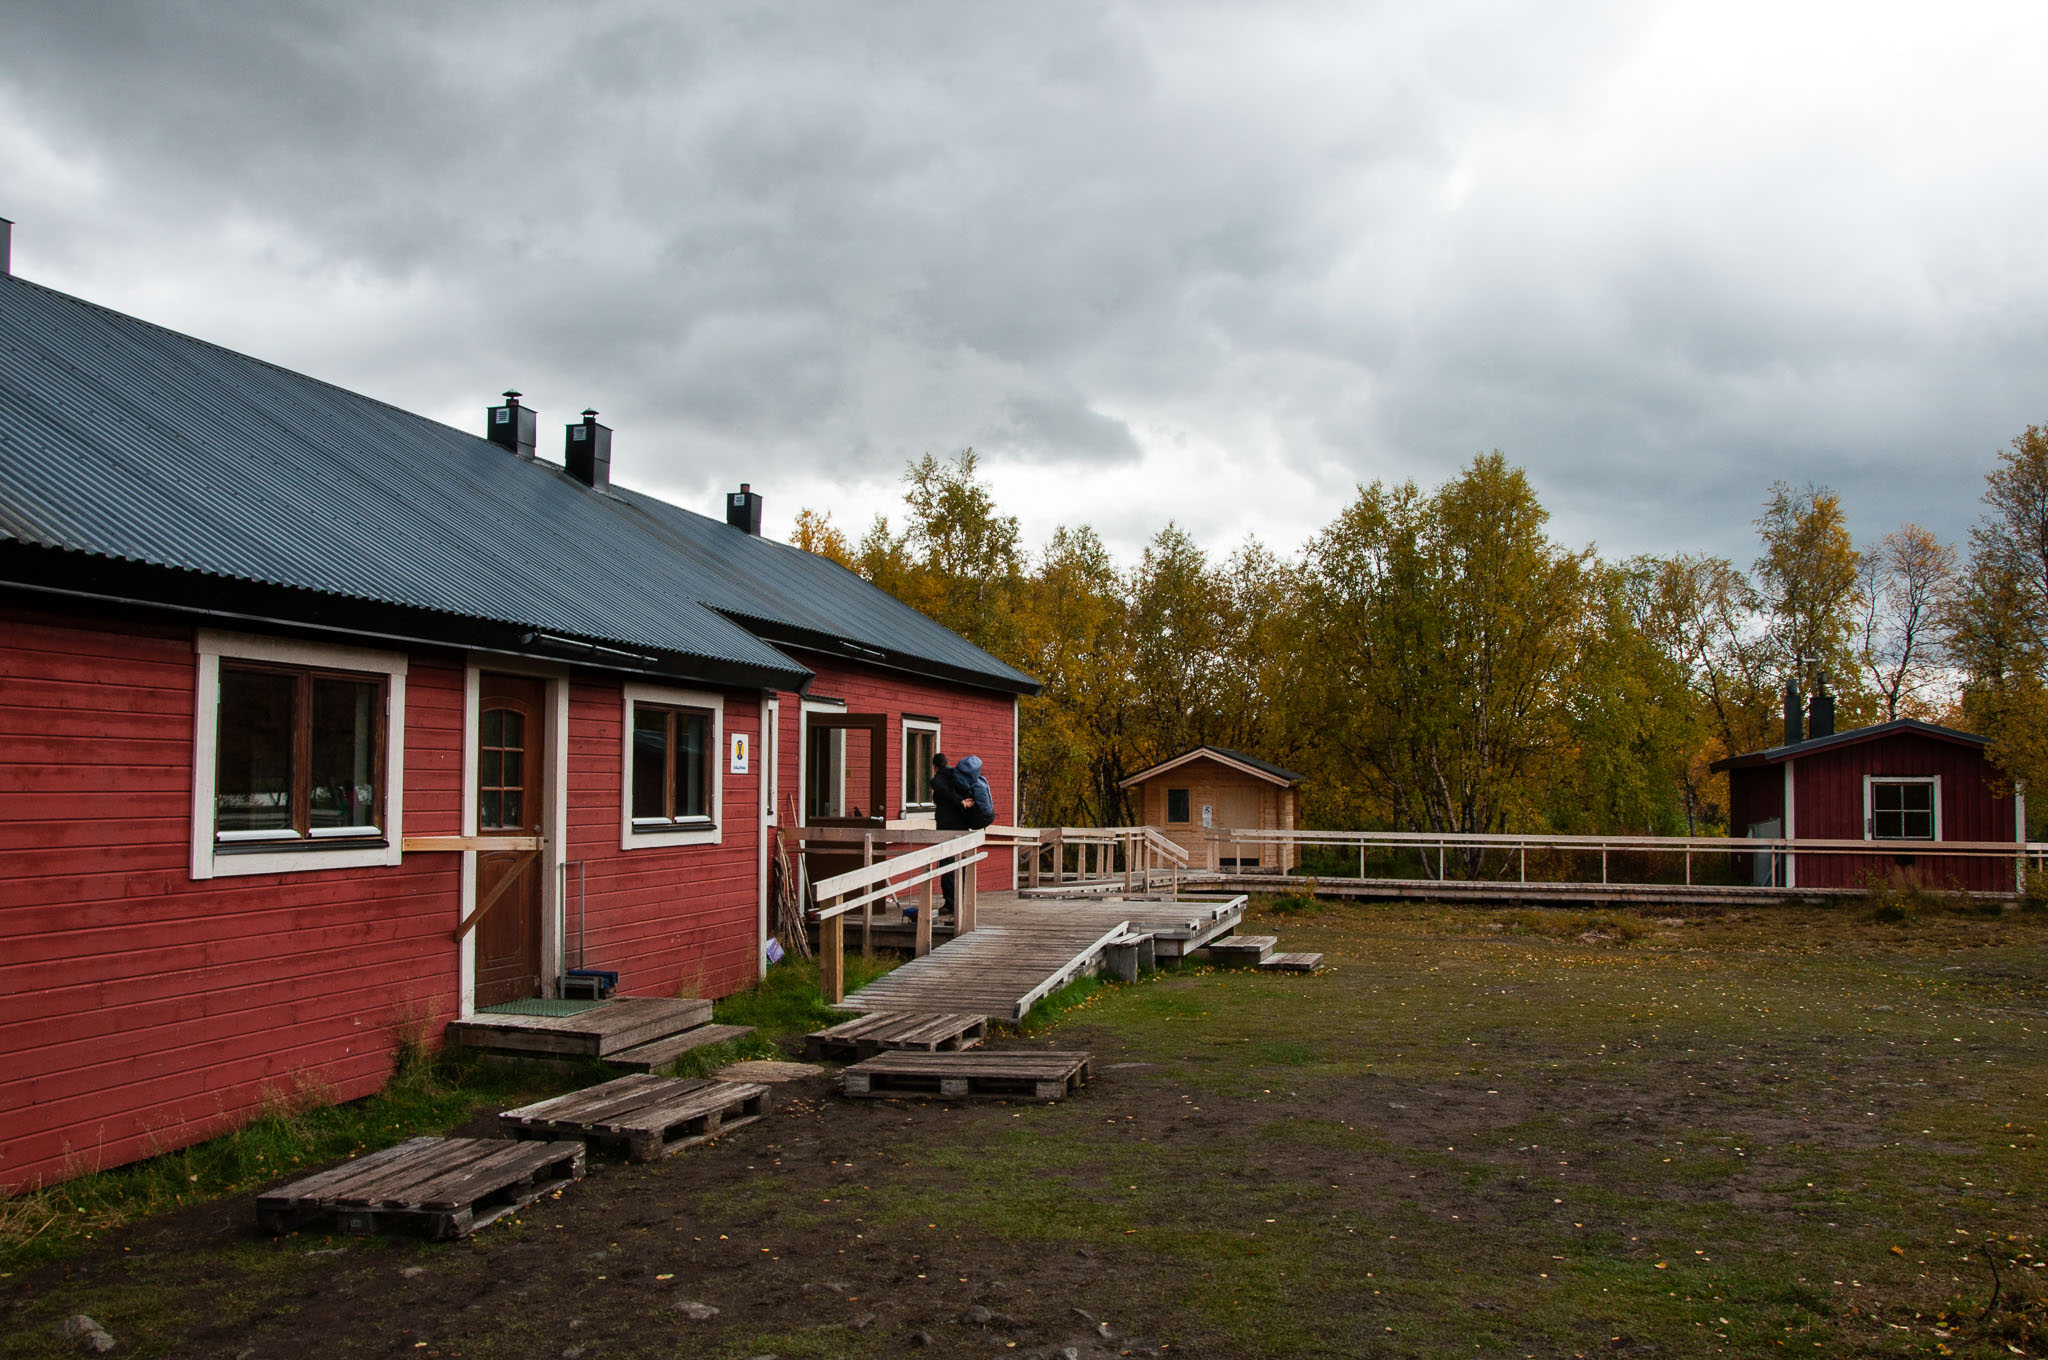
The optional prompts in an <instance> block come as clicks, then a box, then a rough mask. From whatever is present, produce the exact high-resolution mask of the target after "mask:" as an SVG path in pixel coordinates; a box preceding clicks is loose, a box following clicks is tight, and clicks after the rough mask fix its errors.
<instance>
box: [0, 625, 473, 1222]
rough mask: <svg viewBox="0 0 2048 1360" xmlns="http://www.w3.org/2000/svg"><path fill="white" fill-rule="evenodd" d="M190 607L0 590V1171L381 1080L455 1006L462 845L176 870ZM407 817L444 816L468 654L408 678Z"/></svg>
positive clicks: (144, 1147) (193, 1132)
mask: <svg viewBox="0 0 2048 1360" xmlns="http://www.w3.org/2000/svg"><path fill="white" fill-rule="evenodd" d="M196 669H197V668H196V661H195V658H194V654H193V645H192V632H191V630H190V629H189V628H180V627H165V626H161V625H157V624H151V623H146V622H139V621H135V620H130V619H122V618H114V617H108V618H104V619H99V620H92V619H79V618H77V617H76V616H75V615H74V616H71V617H69V618H59V617H56V616H53V615H47V614H39V613H30V612H24V611H20V610H12V609H10V610H4V611H0V958H4V959H5V960H6V962H7V966H8V973H9V976H8V986H7V990H6V994H5V995H4V996H0V1185H6V1186H10V1187H19V1186H24V1185H33V1184H37V1183H41V1182H44V1181H48V1180H53V1179H59V1178H61V1177H63V1176H64V1175H67V1174H73V1173H75V1172H76V1171H82V1170H92V1169H96V1168H99V1167H102V1166H112V1165H117V1164H120V1163H122V1162H128V1161H133V1160H135V1159H137V1158H139V1157H144V1156H148V1155H150V1154H151V1153H153V1152H157V1151H160V1150H165V1149H169V1148H174V1147H179V1146H182V1145H184V1144H187V1143H191V1142H194V1141H197V1140H198V1139H200V1138H203V1137H206V1136H209V1135H211V1134H213V1133H216V1132H219V1131H221V1130H222V1129H224V1128H227V1127H230V1126H232V1125H233V1124H236V1123H239V1122H241V1121H242V1120H244V1119H246V1118H247V1117H248V1116H249V1115H250V1114H251V1113H253V1112H254V1111H256V1110H257V1109H259V1108H260V1106H261V1104H262V1102H263V1100H264V1099H265V1098H266V1096H267V1095H268V1094H269V1093H272V1092H275V1093H280V1094H292V1093H294V1092H295V1091H307V1092H311V1093H316V1094H318V1095H319V1096H321V1097H323V1098H326V1099H349V1098H353V1097H356V1096H361V1095H365V1094H368V1093H369V1092H371V1091H374V1090H376V1089H377V1088H378V1087H379V1086H381V1085H382V1084H383V1082H384V1080H385V1078H386V1076H387V1075H388V1073H389V1071H390V1067H391V1059H392V1054H393V1051H394V1044H395V1039H396V1027H397V1026H398V1025H399V1024H400V1023H401V1022H403V1021H406V1020H408V1019H413V1018H417V1019H419V1020H422V1021H430V1022H431V1024H430V1029H431V1030H433V1031H438V1029H439V1027H440V1024H441V1023H443V1022H445V1021H446V1020H447V1019H448V1018H449V1017H450V1016H451V1014H452V1012H453V1008H454V996H455V987H456V973H455V952H454V950H453V949H452V948H450V947H449V921H450V911H451V907H452V903H453V902H454V900H455V893H456V886H457V885H456V879H455V875H456V867H455V866H456V857H454V856H450V855H432V856H414V857H411V858H409V859H408V860H407V862H406V863H405V864H403V865H398V866H390V867H385V868H375V869H350V870H335V871H325V872H310V873H298V874H287V875H264V876H251V877H246V878H216V879H210V880H204V881H200V882H194V881H193V880H192V878H191V865H190V854H191V851H190V844H191V842H190V836H189V834H188V827H189V823H190V817H191V796H192V795H191V774H190V769H191V763H192V715H193V703H194V692H193V691H194V681H195V675H196ZM406 694H407V733H406V744H407V752H406V829H407V830H408V831H410V832H413V833H414V834H421V833H431V832H453V831H455V830H457V829H458V828H457V825H456V819H457V816H458V815H459V800H460V790H459V788H458V785H459V783H460V777H461V769H462V761H461V736H460V727H461V719H462V674H461V671H460V670H459V669H458V668H457V667H456V666H455V665H454V664H453V661H452V659H448V658H444V659H441V660H439V661H436V660H433V659H428V658H421V657H415V658H414V660H413V663H412V666H411V673H410V674H409V675H408V676H407V678H406Z"/></svg>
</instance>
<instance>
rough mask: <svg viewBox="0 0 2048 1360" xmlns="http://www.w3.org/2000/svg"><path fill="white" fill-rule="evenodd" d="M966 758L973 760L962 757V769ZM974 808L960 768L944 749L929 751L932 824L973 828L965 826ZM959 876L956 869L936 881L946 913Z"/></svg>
mask: <svg viewBox="0 0 2048 1360" xmlns="http://www.w3.org/2000/svg"><path fill="white" fill-rule="evenodd" d="M968 760H974V757H973V756H968V757H967V759H966V760H962V761H961V762H960V764H961V766H962V767H963V768H964V767H965V766H966V764H967V761H968ZM975 768H976V769H977V770H978V769H980V768H981V762H980V761H978V760H977V761H975ZM973 807H974V795H973V793H972V792H970V791H969V789H968V787H967V785H966V783H965V782H964V781H962V779H961V778H960V774H959V771H957V770H955V769H954V767H952V766H951V765H948V764H947V763H946V755H945V752H943V751H934V752H932V824H933V825H934V826H936V827H937V828H938V829H939V830H941V831H968V830H972V828H971V827H969V826H968V825H967V814H968V812H969V811H971V810H972V809H973ZM958 877H959V874H958V873H957V872H955V873H950V874H947V875H945V876H944V877H942V878H941V879H940V880H939V891H940V892H942V893H944V894H945V898H946V913H947V914H948V915H952V912H953V898H954V894H955V892H956V891H957V886H956V884H955V883H954V880H955V879H956V878H958ZM954 919H955V920H958V919H959V918H958V917H954Z"/></svg>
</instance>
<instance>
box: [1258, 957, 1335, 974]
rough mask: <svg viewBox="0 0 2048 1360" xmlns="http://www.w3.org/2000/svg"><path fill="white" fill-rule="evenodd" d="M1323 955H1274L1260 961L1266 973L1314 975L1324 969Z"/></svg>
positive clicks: (1260, 968) (1261, 967) (1260, 967)
mask: <svg viewBox="0 0 2048 1360" xmlns="http://www.w3.org/2000/svg"><path fill="white" fill-rule="evenodd" d="M1322 964H1323V956H1322V955H1321V954H1273V955H1269V956H1268V957H1266V958H1264V959H1261V960H1260V961H1259V971H1261V972H1264V973H1313V972H1314V971H1315V970H1316V969H1318V968H1320V967H1322Z"/></svg>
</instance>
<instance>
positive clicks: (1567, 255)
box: [0, 0, 2048, 563]
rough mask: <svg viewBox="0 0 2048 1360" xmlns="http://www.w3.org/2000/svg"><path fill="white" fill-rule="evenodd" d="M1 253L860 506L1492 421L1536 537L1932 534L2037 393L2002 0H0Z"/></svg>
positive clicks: (1385, 467) (785, 508) (134, 308)
mask: <svg viewBox="0 0 2048 1360" xmlns="http://www.w3.org/2000/svg"><path fill="white" fill-rule="evenodd" d="M0 34H4V39H0V216H7V217H12V218H15V219H17V221H18V222H19V225H18V226H17V227H16V229H15V249H14V259H15V268H16V272H18V273H20V274H22V275H23V276H25V277H27V278H31V279H34V280H37V281H39V282H42V283H46V284H49V285H52V286H54V287H57V288H61V289H64V290H66V291H69V292H73V293H76V294H79V295H81V296H83V297H86V298H89V299H91V300H93V301H96V302H101V303H104V304H107V305H110V306H113V307H116V308H119V309H121V310H123V311H128V312H132V313H134V314H136V315H139V316H142V317H145V318H147V319H149V320H153V321H157V322H161V323H163V324H166V325H169V326H172V327H175V328H177V329H180V330H185V331H189V332H191V333H194V334H196V335H199V336H201V337H203V338H206V339H209V340H213V341H216V342H218V343H221V344H224V345H227V346H230V347H232V348H236V349H241V350H245V351H248V352H250V353H253V354H256V355H259V356H261V357H263V358H266V359H270V360H273V361H276V362H278V363H282V364H284V365H287V366H289V367H293V368H297V369H300V370H303V371H305V372H307V373H311V374H313V375H315V376H317V377H321V378H324V379H328V380H330V381H333V382H337V383H340V384H342V385H344V386H347V387H351V388H354V389H357V390H359V391H362V392H366V393H369V394H371V395H374V396H377V397H380V398H383V399H385V400H388V401H391V402H394V403H396V404H398V405H401V406H404V407H407V408H409V409H412V410H416V411H420V412H423V413H425V414H429V415H432V416H436V417H438V418H441V419H444V420H447V421H449V422H450V423H452V424H455V425H458V426H460V427H462V428H465V429H471V430H475V431H476V432H478V433H481V432H482V429H483V410H484V408H485V406H487V405H488V404H490V403H491V402H492V401H493V400H495V399H496V394H497V393H498V392H499V391H500V390H501V389H503V388H506V387H516V388H519V389H520V390H522V391H524V392H525V393H526V394H527V403H528V404H529V405H533V406H537V407H539V408H540V411H541V416H542V429H543V431H544V432H546V433H544V437H543V450H544V451H546V452H549V453H552V454H555V455H556V456H559V447H558V444H557V442H556V441H558V440H559V438H560V436H559V435H558V434H555V433H554V431H555V430H557V429H559V427H560V426H561V425H562V424H565V423H567V422H569V421H570V420H572V419H574V418H575V416H576V413H577V412H579V411H580V410H581V409H582V408H583V407H585V406H595V407H597V408H598V409H599V410H600V411H602V412H603V417H602V418H603V419H604V420H605V422H606V423H607V424H609V425H611V426H613V427H614V429H615V430H616V431H617V433H616V435H615V443H614V458H615V475H616V476H617V477H618V478H619V480H621V481H623V482H626V483H629V484H631V485H635V486H638V487H641V488H643V489H647V490H652V491H656V492H658V493H660V494H664V495H667V496H669V497H670V498H672V499H675V500H678V501H680V502H681V503H683V504H686V505H691V506H694V507H698V508H701V509H703V510H705V511H706V512H707V513H711V514H717V513H719V512H720V505H721V501H720V498H719V493H720V492H722V491H724V490H727V489H730V488H732V487H733V486H735V485H736V484H737V483H739V482H741V481H748V482H751V483H752V484H753V485H754V487H755V489H756V490H759V491H761V492H763V493H764V494H765V496H766V497H767V521H768V522H767V528H768V530H769V532H771V533H777V534H786V533H787V532H788V527H789V524H790V521H791V520H792V518H793V517H794V515H795V512H796V510H797V509H798V508H799V507H800V506H804V505H809V506H813V507H816V508H820V509H830V510H831V511H832V512H833V515H834V519H835V522H838V523H840V524H842V525H845V526H846V527H847V528H848V529H850V530H852V531H854V532H855V533H856V534H857V533H858V531H859V530H860V529H861V528H863V527H864V526H865V524H866V523H867V521H868V520H869V519H870V518H871V517H872V515H873V514H874V513H875V512H876V511H877V510H887V511H891V512H893V511H895V510H896V509H897V508H898V506H899V503H900V502H899V497H900V495H901V491H902V487H901V481H900V478H901V474H902V470H903V466H904V463H905V462H906V460H908V459H910V458H913V457H915V456H917V455H919V454H921V453H923V452H925V451H927V450H930V451H934V452H939V453H947V452H950V451H953V450H956V449H958V448H961V447H963V446H967V445H972V446H973V447H975V448H976V449H978V450H980V451H981V453H982V454H983V456H984V458H985V461H986V468H987V471H988V474H989V475H990V477H991V479H992V480H993V481H994V483H995V485H996V488H997V494H998V499H999V501H1000V503H1001V505H1002V506H1003V507H1004V508H1005V509H1008V510H1010V511H1012V512H1015V513H1016V514H1018V515H1019V516H1021V518H1022V519H1023V522H1024V529H1025V535H1026V539H1027V541H1028V542H1029V543H1031V544H1033V545H1036V544H1038V543H1040V542H1042V541H1043V539H1044V538H1045V536H1046V535H1047V534H1048V533H1049V532H1050V531H1051V529H1052V528H1053V527H1054V526H1055V525H1058V524H1061V523H1068V524H1078V523H1082V522H1089V523H1093V524H1094V525H1095V526H1096V527H1097V528H1098V529H1099V530H1100V531H1101V532H1102V534H1103V535H1104V537H1105V538H1106V539H1107V540H1108V541H1109V542H1110V544H1111V546H1112V547H1113V548H1115V549H1116V550H1117V551H1118V552H1119V553H1120V554H1122V555H1125V556H1126V557H1129V556H1132V555H1134V554H1135V552H1136V551H1137V549H1138V548H1139V547H1141V546H1142V544H1143V542H1144V540H1145V539H1146V538H1148V537H1149V536H1150V535H1151V534H1152V533H1153V532H1154V531H1156V530H1157V529H1158V528H1159V527H1160V526H1161V525H1162V524H1164V523H1165V522H1166V521H1168V520H1169V519H1172V520H1176V521H1178V522H1180V523H1181V524H1182V525H1183V526H1185V527H1187V528H1189V529H1190V530H1192V531H1193V532H1194V533H1195V534H1196V535H1197V536H1198V537H1199V538H1200V539H1202V540H1203V541H1204V542H1205V543H1207V544H1208V545H1210V546H1211V547H1212V548H1214V549H1216V550H1218V551H1223V550H1227V549H1228V548H1229V547H1231V546H1234V545H1235V544H1236V543H1237V542H1239V541H1241V539H1242V538H1243V536H1244V535H1246V534H1247V533H1256V534H1258V535H1259V536H1260V537H1261V538H1263V539H1264V540H1265V541H1266V542H1268V543H1269V544H1271V545H1272V546H1274V547H1276V548H1278V549H1280V550H1282V551H1292V550H1293V549H1295V548H1296V547H1298V546H1299V545H1300V543H1301V542H1302V541H1303V540H1304V539H1305V538H1306V537H1307V536H1308V535H1309V534H1310V533H1312V532H1314V531H1315V530H1316V529H1318V528H1319V527H1321V526H1322V525H1323V524H1324V523H1326V522H1327V521H1328V520H1329V519H1330V518H1331V517H1332V516H1333V515H1334V514H1335V512H1336V511H1337V509H1338V508H1339V507H1340V506H1341V504H1342V503H1343V502H1344V501H1345V500H1347V499H1348V498H1349V497H1350V496H1351V495H1352V488H1353V487H1354V485H1355V484H1356V483H1358V482H1361V481H1371V480H1373V479H1378V478H1386V479H1403V478H1409V477H1413V478H1415V479H1416V480H1418V481H1420V482H1422V483H1424V484H1425V485H1428V484H1433V483H1435V482H1437V481H1440V480H1442V479H1443V478H1444V477H1446V476H1448V475H1451V474H1453V473H1454V472H1455V471H1456V470H1457V469H1458V467H1459V466H1460V465H1462V464H1463V463H1465V462H1466V461H1468V460H1469V459H1470V458H1471V457H1472V455H1473V454H1474V453H1477V452H1479V451H1482V450H1486V449H1492V448H1496V447H1498V448H1500V449H1502V450H1503V451H1504V452H1506V453H1507V455H1508V456H1509V457H1510V458H1511V459H1512V460H1514V461H1515V462H1517V463H1519V464H1521V465H1522V466H1524V467H1526V468H1527V469H1528V471H1529V474H1530V476H1531V477H1532V479H1533V480H1534V482H1535V485H1536V487H1537V490H1538V492H1539V494H1540V495H1541V496H1542V498H1543V500H1544V502H1545V504H1546V505H1547V506H1548V507H1549V508H1550V510H1551V512H1552V515H1553V527H1554V529H1555V530H1556V532H1557V533H1558V535H1559V536H1560V537H1562V538H1563V539H1565V540H1566V541H1567V542H1570V543H1573V544H1581V543H1586V542H1597V543H1598V545H1599V546H1600V548H1601V550H1602V551H1603V552H1605V553H1608V554H1610V555H1621V554H1626V553H1633V552H1673V551H1681V550H1704V551H1715V552H1721V553H1726V554H1728V555H1731V556H1734V557H1735V558H1736V559H1737V560H1738V561H1741V562H1743V563H1747V561H1748V560H1749V558H1750V557H1752V556H1753V555H1754V542H1753V539H1752V538H1751V536H1750V527H1749V521H1750V520H1751V519H1752V518H1754V516H1755V515H1756V514H1757V511H1758V508H1759V502H1760V500H1761V498H1762V496H1763V493H1764V489H1765V487H1766V486H1767V485H1768V483H1770V482H1771V481H1772V480H1773V479H1774V478H1784V479H1786V480H1788V481H1792V482H1794V483H1804V482H1807V481H1814V482H1818V483H1821V484H1824V485H1831V486H1833V487H1835V488H1836V489H1837V490H1839V491H1840V492H1841V493H1842V494H1843V497H1844V500H1845V503H1846V505H1847V507H1848V509H1849V513H1850V516H1851V521H1852V527H1853V528H1854V529H1855V530H1856V532H1857V534H1858V537H1859V538H1875V537H1876V536H1878V535H1881V534H1882V533H1884V532H1886V531H1887V530H1889V529H1891V528H1894V527H1896V526H1897V525H1898V524H1899V523H1900V522H1901V521H1902V520H1906V519H1913V520H1917V521H1919V522H1921V523H1924V524H1927V525H1928V526H1929V527H1932V528H1934V529H1936V530H1937V531H1939V532H1941V533H1943V534H1944V535H1945V536H1959V535H1961V534H1962V533H1963V532H1964V531H1965V530H1966V529H1967V527H1968V525H1969V524H1970V523H1971V522H1972V521H1973V520H1974V519H1975V517H1976V514H1977V503H1976V498H1977V496H1978V494H1979V493H1980V491H1981V489H1982V478H1983V474H1984V472H1985V470H1986V469H1987V468H1989V467H1990V466H1991V463H1992V457H1993V453H1994V451H1995V450H1996V449H1997V448H1998V447H2000V446H2002V445H2003V444H2004V443H2005V442H2006V441H2007V440H2009V439H2010V438H2011V437H2012V436H2013V435H2014V434H2016V433H2018V432H2019V431H2020V430H2021V429H2022V428H2023V427H2024V426H2026V425H2027V424H2028V423H2030V422H2036V423H2038V422H2048V155H2044V152H2043V147H2044V146H2048V100H2044V99H2043V98H2042V96H2041V89H2040V73H2039V67H2040V58H2041V54H2042V53H2043V52H2044V51H2048V5H2041V4H2039V3H2030V4H2015V5H1971V4H1956V3H1945V4H1941V5H1931V4H1924V3H1923V4H1915V5H1899V6H1887V5H1882V4H1872V3H1867V2H1864V3H1855V4H1841V5H1801V4H1785V3H1782V0H1778V2H1777V3H1771V4H1758V5H1744V4H1736V3H1729V0H1712V2H1711V3H1702V4H1698V5H1657V4H1651V3H1645V2H1644V0H1628V2H1627V3H1618V4H1614V5H1611V6H1599V5H1590V4H1589V5H1569V4H1561V3H1545V4H1508V3H1501V4H1457V3H1446V2H1445V0H1432V2H1431V3H1428V4H1410V3H1403V4H1389V5H1384V6H1376V5H1368V4H1361V3H1351V4H1331V5H1319V4H1312V3H1301V4H1280V3H1264V2H1262V3H1258V4H1214V5H1211V4H1201V3H1166V2H1163V0H1162V2H1161V3H1149V4H1131V5H1124V4H1081V3H1071V4H1070V3H1048V2H1047V0H1031V2H1030V3H1026V4H1016V3H1011V4H1001V5H997V4H976V3H962V2H961V0H933V2H932V3H900V4H890V3H858V4H847V3H839V2H837V0H831V2H828V0H819V3H815V4H808V5H775V4H763V3H756V2H755V0H748V2H747V3H737V4H731V5H715V4H695V5H677V4H670V3H646V4H596V5H590V6H584V5H575V6H567V5H564V6H552V7H541V6H530V5H522V4H519V3H508V2H500V3H492V4H489V5H482V4H478V5H473V6H466V5H460V4H436V5H431V6H422V5H416V4H412V3H406V4H379V3H367V2H366V0H347V3H325V4H319V5H299V4H290V3H282V2H280V0H264V3H262V4H242V3H237V4H227V3H221V4H201V3H188V4H172V3H140V2H138V3H135V4H131V5H126V6H121V5H113V4H102V3H91V2H90V0H67V3H50V2H49V0H0Z"/></svg>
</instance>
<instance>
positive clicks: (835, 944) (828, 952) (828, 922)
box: [818, 897, 846, 1006]
mask: <svg viewBox="0 0 2048 1360" xmlns="http://www.w3.org/2000/svg"><path fill="white" fill-rule="evenodd" d="M838 905H839V899H838V898H836V897H835V898H833V899H832V900H831V901H829V902H827V903H826V904H825V910H827V911H832V912H833V914H832V915H830V916H827V917H825V919H824V920H822V921H820V922H819V923H818V989H819V990H820V991H822V992H823V993H824V994H825V1002H826V1004H827V1005H832V1006H836V1005H838V1004H839V1003H840V1002H842V1001H844V1000H845V999H846V918H845V917H844V916H841V915H839V914H838V913H837V912H836V911H834V908H836V907H838Z"/></svg>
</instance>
